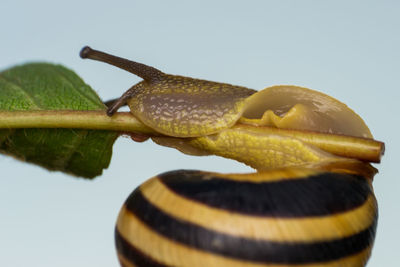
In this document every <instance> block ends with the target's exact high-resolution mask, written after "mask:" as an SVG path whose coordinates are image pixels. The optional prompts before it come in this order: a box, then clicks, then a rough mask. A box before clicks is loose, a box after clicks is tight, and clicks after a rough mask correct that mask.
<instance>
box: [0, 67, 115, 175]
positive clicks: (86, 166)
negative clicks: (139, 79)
mask: <svg viewBox="0 0 400 267" xmlns="http://www.w3.org/2000/svg"><path fill="white" fill-rule="evenodd" d="M104 109H105V106H104V104H103V102H102V101H101V99H100V98H99V97H98V95H97V94H96V93H95V92H94V91H93V90H92V89H91V88H90V87H89V86H88V85H87V84H85V83H84V82H83V80H82V79H81V78H80V77H79V76H78V75H76V74H75V73H74V72H73V71H71V70H69V69H67V68H65V67H63V66H60V65H53V64H47V63H31V64H26V65H22V66H17V67H13V68H11V69H8V70H5V71H3V72H1V73H0V110H2V111H16V110H19V111H20V110H104ZM117 137H118V133H116V132H112V131H99V130H82V129H9V130H0V152H1V153H4V154H8V155H11V156H14V157H15V158H17V159H20V160H22V161H26V162H31V163H34V164H37V165H40V166H42V167H44V168H46V169H48V170H57V171H62V172H65V173H69V174H72V175H76V176H81V177H85V178H93V177H95V176H98V175H101V173H102V171H103V169H105V168H107V167H108V165H109V163H110V160H111V155H112V146H113V144H114V141H115V139H116V138H117Z"/></svg>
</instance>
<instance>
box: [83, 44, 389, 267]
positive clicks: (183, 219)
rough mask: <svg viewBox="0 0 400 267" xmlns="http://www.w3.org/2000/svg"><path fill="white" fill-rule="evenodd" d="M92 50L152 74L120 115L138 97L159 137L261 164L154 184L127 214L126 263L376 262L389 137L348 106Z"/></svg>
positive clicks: (186, 148) (122, 230) (349, 265)
mask: <svg viewBox="0 0 400 267" xmlns="http://www.w3.org/2000/svg"><path fill="white" fill-rule="evenodd" d="M81 56H82V57H83V58H91V59H95V60H100V61H103V62H106V63H110V64H112V65H115V66H117V67H120V68H123V69H125V70H128V71H130V72H132V73H134V74H136V75H138V76H140V77H142V78H143V79H144V81H142V82H140V83H138V84H136V85H134V86H132V87H131V88H130V89H129V90H128V91H127V92H126V93H124V94H123V95H122V96H121V98H119V99H118V100H116V101H114V102H113V103H112V104H111V105H110V106H109V108H108V111H107V114H108V115H110V116H111V115H112V114H113V113H114V112H116V111H117V110H118V108H119V107H120V106H122V105H124V104H128V105H129V107H130V109H131V112H132V113H133V115H135V116H136V117H137V118H138V119H139V120H141V121H142V122H143V123H144V124H145V125H146V126H148V127H150V128H152V129H153V130H154V131H155V132H158V133H159V134H160V135H157V136H153V137H152V138H153V141H155V142H156V143H158V144H161V145H165V146H170V147H174V148H177V149H179V150H180V151H182V152H184V153H187V154H191V155H209V154H214V155H219V156H223V157H227V158H231V159H235V160H238V161H240V162H243V163H245V164H247V165H249V166H252V167H254V168H255V169H257V170H258V172H257V173H251V174H218V173H208V172H202V171H193V170H178V171H171V172H167V173H163V174H160V175H158V176H156V177H153V178H152V179H150V180H148V181H146V182H145V183H143V184H142V185H141V186H139V187H138V188H137V189H135V190H134V192H133V193H132V194H131V195H130V196H129V198H128V199H127V200H126V202H125V204H124V205H123V207H122V209H121V211H120V214H119V217H118V220H117V225H116V228H115V240H116V247H117V252H118V258H119V260H120V263H121V265H122V266H125V267H129V266H147V267H152V266H186V267H204V266H207V267H213V266H216V267H217V266H218V267H220V266H232V267H235V266H244V267H247V266H248V267H261V266H269V267H284V266H286V267H295V266H297V267H300V266H301V267H306V266H309V267H362V266H365V264H366V263H367V261H368V258H369V256H370V253H371V249H372V246H373V241H374V238H375V231H376V225H377V219H378V211H377V204H376V200H375V197H374V194H373V189H372V178H373V176H374V174H375V173H376V169H374V168H373V167H371V165H369V164H368V163H367V162H379V160H380V157H381V155H382V154H383V148H384V146H383V143H381V142H378V141H375V140H373V139H371V138H372V135H371V133H370V131H369V129H368V127H367V126H366V125H365V123H364V122H363V121H362V119H361V118H360V117H359V116H358V115H357V114H355V113H354V112H353V111H352V110H350V109H349V108H347V106H346V105H344V104H343V103H341V102H339V101H337V100H335V99H333V98H331V97H329V96H326V95H324V94H322V93H318V92H315V91H312V90H309V89H306V88H301V87H297V86H276V87H271V88H270V89H269V90H264V91H260V92H258V93H256V91H254V90H252V89H248V88H245V87H240V86H234V85H230V84H223V83H215V82H210V81H204V80H198V79H193V78H187V77H181V76H174V75H169V74H165V73H163V72H161V71H159V70H157V69H155V68H152V67H149V66H146V65H143V64H140V63H136V62H132V61H128V60H126V59H122V58H118V57H115V56H112V55H108V54H105V53H103V52H100V51H96V50H92V49H90V48H88V47H85V48H84V49H83V50H82V52H81ZM267 89H268V88H267ZM280 92H289V94H287V95H286V96H287V98H288V99H289V98H293V99H291V100H290V101H289V102H291V103H290V104H287V105H286V106H285V103H283V104H280V103H279V104H277V103H278V102H280V101H281V98H280ZM296 95H297V96H296ZM294 96H296V97H297V98H296V97H294ZM264 99H266V100H268V101H264ZM271 99H272V100H271ZM275 99H276V100H275ZM296 99H299V103H297V102H296V101H297V100H296ZM316 99H317V100H316ZM267 102H270V104H268V105H267V106H266V104H265V103H267ZM274 105H277V107H275V108H273V109H272V110H271V109H269V108H270V107H269V106H274ZM323 111H326V114H323ZM287 114H288V115H287ZM310 117H313V118H314V119H315V120H314V119H313V120H312V121H309V120H310ZM336 117H339V118H340V120H343V123H344V125H351V127H350V128H352V129H348V128H347V127H345V126H344V125H343V123H342V124H341V123H340V122H341V121H339V122H337V119H336ZM303 122H304V123H303ZM318 124H320V125H321V129H322V130H321V131H322V132H315V131H316V130H318ZM334 124H337V125H335V126H332V125H334ZM322 125H323V126H322ZM292 127H294V128H295V129H296V130H293V129H292ZM310 127H311V128H310ZM278 128H280V129H278ZM343 134H346V135H348V136H344V135H343Z"/></svg>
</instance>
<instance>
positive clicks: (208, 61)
mask: <svg viewBox="0 0 400 267" xmlns="http://www.w3.org/2000/svg"><path fill="white" fill-rule="evenodd" d="M0 10H1V16H0V48H1V49H0V69H5V68H7V67H10V66H13V65H15V64H20V63H24V62H27V61H48V62H55V63H61V64H64V65H65V66H68V67H69V68H72V69H73V70H75V71H76V72H77V73H78V74H79V75H80V76H81V77H83V78H84V80H85V81H86V82H87V83H89V84H90V85H91V86H92V87H93V88H94V89H95V90H96V91H97V92H98V93H99V95H100V96H101V97H102V98H103V99H109V98H113V97H117V96H119V95H120V94H122V93H123V92H124V91H125V90H126V89H127V88H129V87H130V86H131V85H132V84H133V83H136V82H137V81H139V79H138V78H137V77H135V76H133V75H131V74H129V73H127V72H124V71H121V70H118V69H116V68H113V67H111V66H108V65H105V64H101V63H97V62H90V61H83V60H81V59H80V58H79V57H78V53H79V50H80V48H81V47H82V46H84V45H86V44H89V45H91V46H92V47H93V48H97V49H102V50H105V51H108V52H112V53H115V54H118V55H120V56H123V57H127V58H131V59H135V60H137V61H139V62H143V63H146V64H149V65H153V66H155V67H157V68H159V69H161V70H163V71H165V72H168V73H174V74H181V75H187V76H192V77H197V78H204V79H208V80H215V81H221V82H229V83H233V84H238V85H244V86H247V87H251V88H255V89H262V88H263V87H266V86H270V85H274V84H295V85H301V86H305V87H309V88H313V89H317V90H320V91H322V92H324V93H327V94H329V95H332V96H334V97H336V98H338V99H340V100H342V101H343V102H345V103H347V104H348V105H349V106H350V107H352V108H353V109H354V110H356V111H357V112H358V113H359V114H360V115H361V116H362V117H363V118H364V119H365V121H366V122H367V124H368V125H369V126H370V128H371V130H372V132H373V134H374V135H375V137H376V139H378V140H383V141H385V142H386V146H387V151H386V155H385V157H384V158H383V162H382V164H380V165H377V167H378V168H379V169H380V174H378V175H377V176H376V178H375V182H374V186H375V191H376V196H377V198H378V201H379V206H380V220H379V228H378V234H377V240H376V243H375V248H374V250H373V255H372V258H371V260H370V263H369V265H368V266H369V267H382V266H397V264H398V260H397V259H398V254H399V247H400V246H399V239H400V231H399V226H400V215H399V212H400V210H399V207H398V205H399V199H398V198H399V197H398V196H399V185H400V182H399V181H400V177H398V174H397V173H398V169H399V152H396V151H398V150H399V149H400V146H399V136H400V133H399V129H400V128H399V119H398V116H399V115H400V114H399V96H400V89H399V69H400V68H399V62H400V53H399V49H400V34H399V30H400V19H399V17H400V15H399V14H400V5H399V1H365V0H364V1H338V0H335V1H232V0H231V1H205V0H202V1H92V2H91V3H90V2H89V1H86V2H83V1H75V0H65V1H43V0H35V1H15V0H12V1H8V0H7V1H4V0H2V1H1V3H0ZM178 168H195V169H206V170H215V171H222V172H233V171H240V172H244V171H249V170H250V169H248V168H246V167H244V166H242V165H241V164H239V163H236V162H231V161H228V160H224V159H219V158H216V157H205V158H194V157H189V156H184V155H181V154H180V153H178V152H177V151H174V150H172V149H166V148H160V147H157V146H156V145H154V144H152V143H151V142H147V143H144V144H137V143H134V142H132V141H130V139H127V138H120V139H119V140H118V141H117V142H116V145H115V147H114V157H113V159H112V162H111V165H110V167H109V169H108V170H106V171H105V172H104V175H103V176H101V177H99V178H97V179H95V180H93V181H88V180H83V179H76V178H72V177H70V176H67V175H64V174H61V173H50V172H48V171H46V170H44V169H41V168H39V167H36V166H32V165H27V164H22V163H20V162H17V161H16V160H14V159H12V158H9V157H5V156H0V170H1V172H0V173H1V174H0V175H1V177H0V266H60V267H63V266H68V267H69V266H117V260H116V255H115V251H114V243H113V228H114V223H115V220H116V216H117V213H118V211H119V208H120V206H121V204H122V203H123V201H124V200H125V198H126V197H127V196H128V195H129V193H130V192H131V191H132V190H133V189H134V188H135V187H136V186H137V185H138V184H139V183H141V182H143V181H144V180H145V179H147V178H148V177H151V176H153V175H155V174H157V173H160V172H163V171H167V170H172V169H178ZM396 260H397V263H396Z"/></svg>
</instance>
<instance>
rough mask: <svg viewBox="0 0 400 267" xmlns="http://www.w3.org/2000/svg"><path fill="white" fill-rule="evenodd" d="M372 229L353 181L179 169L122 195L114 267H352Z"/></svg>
mask: <svg viewBox="0 0 400 267" xmlns="http://www.w3.org/2000/svg"><path fill="white" fill-rule="evenodd" d="M256 175H257V176H258V177H257V178H256V179H254V178H255V176H256ZM376 223H377V206H376V201H375V198H374V195H373V191H372V188H371V185H370V183H369V181H368V179H366V178H364V177H362V176H359V175H353V174H348V173H340V172H325V171H316V170H307V171H305V170H302V169H297V170H293V169H291V170H281V171H277V170H273V171H267V172H262V173H260V174H253V175H249V174H244V175H239V174H236V175H232V176H228V175H223V174H217V173H206V172H201V171H191V170H178V171H172V172H167V173H163V174H160V175H158V176H156V177H153V178H152V179H150V180H148V181H147V182H145V183H144V184H143V185H141V186H140V187H138V188H137V189H136V190H135V191H134V192H133V193H132V194H131V195H130V196H129V198H128V199H127V201H126V202H125V204H124V206H123V208H122V209H121V212H120V215H119V218H118V222H117V226H116V230H115V239H116V246H117V250H118V256H119V259H120V262H121V265H122V266H193V267H196V266H249V267H250V266H252V267H253V266H254V267H256V266H274V267H275V266H276V267H278V266H313V267H314V266H342V267H343V266H352V267H354V266H364V265H365V264H366V261H367V259H368V257H369V255H370V251H371V247H372V243H373V240H374V237H375V229H376Z"/></svg>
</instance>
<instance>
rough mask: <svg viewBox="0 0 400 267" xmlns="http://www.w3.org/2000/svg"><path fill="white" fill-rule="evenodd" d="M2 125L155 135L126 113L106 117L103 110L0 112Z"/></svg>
mask: <svg viewBox="0 0 400 267" xmlns="http://www.w3.org/2000/svg"><path fill="white" fill-rule="evenodd" d="M1 128H3V129H4V128H10V129H11V128H76V129H92V130H110V131H119V132H136V133H143V134H155V132H154V130H152V129H150V128H149V127H147V126H145V125H144V124H143V123H141V122H140V121H139V120H138V119H136V118H135V117H134V116H133V115H132V114H131V113H129V112H118V113H116V114H114V115H113V116H112V117H109V116H107V115H106V112H105V111H79V110H44V111H0V129H1Z"/></svg>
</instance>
